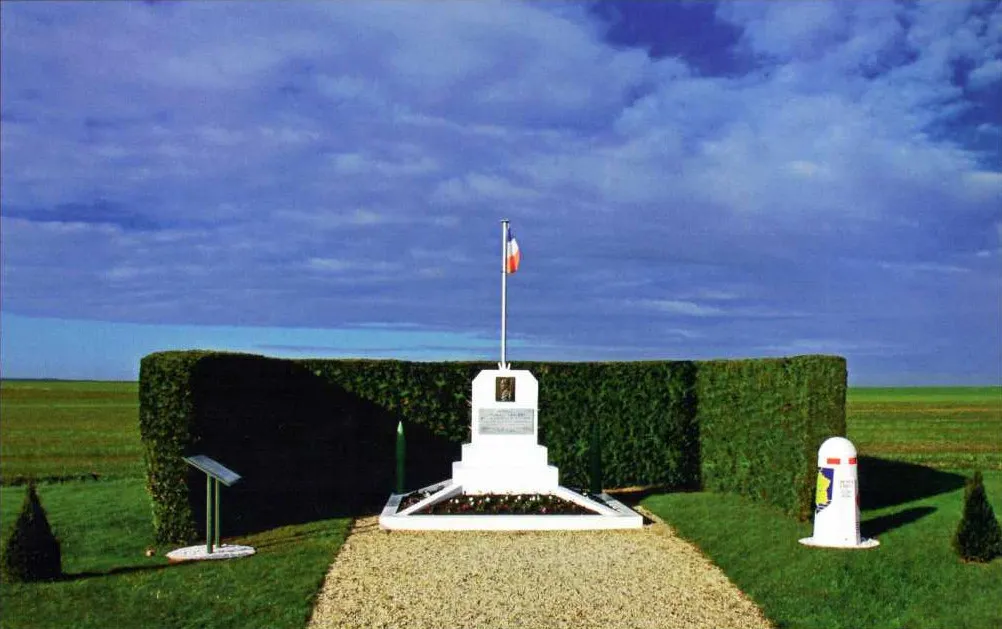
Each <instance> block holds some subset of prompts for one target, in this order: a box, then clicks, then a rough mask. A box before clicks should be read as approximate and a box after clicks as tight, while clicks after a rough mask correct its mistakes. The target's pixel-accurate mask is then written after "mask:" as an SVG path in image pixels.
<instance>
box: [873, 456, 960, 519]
mask: <svg viewBox="0 0 1002 629" xmlns="http://www.w3.org/2000/svg"><path fill="white" fill-rule="evenodd" d="M964 480H965V479H964V477H963V476H961V475H959V474H951V473H950V472H943V471H940V470H934V469H932V468H930V467H925V466H923V465H916V464H914V463H905V462H903V461H891V460H887V459H878V458H874V457H868V456H863V457H859V507H860V509H862V510H864V511H867V510H870V509H881V508H884V507H893V506H894V505H899V504H904V503H906V502H912V501H913V500H920V499H922V498H928V497H930V496H935V495H938V494H942V493H946V492H949V491H954V490H956V489H959V488H961V487H963V486H964Z"/></svg>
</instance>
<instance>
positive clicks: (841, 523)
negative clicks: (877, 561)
mask: <svg viewBox="0 0 1002 629" xmlns="http://www.w3.org/2000/svg"><path fill="white" fill-rule="evenodd" d="M814 504H815V511H814V536H813V537H805V538H804V539H802V540H800V543H801V544H804V545H805V546H818V547H823V548H873V547H875V546H879V545H880V542H878V541H877V540H875V539H863V538H862V537H860V534H859V476H858V472H857V469H856V447H855V446H853V445H852V442H851V441H849V440H848V439H846V438H845V437H832V438H830V439H827V440H826V441H825V442H824V443H822V444H821V448H819V449H818V482H817V489H816V490H815V498H814Z"/></svg>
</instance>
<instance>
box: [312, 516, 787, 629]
mask: <svg viewBox="0 0 1002 629" xmlns="http://www.w3.org/2000/svg"><path fill="white" fill-rule="evenodd" d="M644 515H646V516H647V517H649V518H651V517H652V516H651V515H650V514H649V513H644ZM769 626H770V625H769V623H768V621H767V620H766V619H765V617H764V616H762V613H761V612H760V611H759V609H758V608H757V607H756V606H755V605H754V604H753V603H752V602H751V601H750V600H749V599H748V598H747V597H746V596H745V595H744V594H742V593H741V592H740V591H739V590H738V589H737V588H736V587H735V586H734V585H733V584H732V583H731V582H730V581H729V580H728V579H727V577H726V576H725V575H724V573H723V572H721V571H720V569H719V568H717V567H716V566H714V565H713V564H712V563H710V561H709V560H708V559H706V557H704V556H703V555H702V553H701V552H700V551H699V550H698V549H697V548H695V547H694V546H692V545H691V544H689V543H688V542H685V541H684V540H682V539H680V538H679V537H677V536H676V535H675V533H674V532H673V531H672V529H671V528H670V527H668V526H667V525H665V524H663V523H661V522H657V521H656V522H655V523H654V524H651V525H647V526H644V528H643V529H640V530H632V531H631V530H626V531H623V530H619V531H574V532H571V531H568V532H563V531H557V532H474V531H471V532H431V531H428V532H424V531H422V532H404V531H393V532H389V531H383V530H380V528H379V524H378V520H377V518H375V517H371V518H362V519H359V520H358V521H357V522H356V523H355V527H354V529H353V530H352V533H351V535H350V536H349V538H348V539H347V541H346V542H345V544H344V546H342V548H341V551H340V552H339V553H338V555H337V557H336V559H335V560H334V563H333V564H332V565H331V568H330V571H329V572H328V574H327V578H326V580H325V581H324V586H323V589H322V590H321V592H320V595H319V597H318V600H317V605H316V608H315V609H314V613H313V617H312V618H311V620H310V624H309V627H310V628H311V629H320V628H328V627H366V628H377V627H415V628H420V627H428V628H434V629H458V628H463V629H472V628H474V627H485V628H486V627H490V628H507V627H533V628H544V627H602V628H603V629H605V628H610V627H629V628H636V629H642V628H647V627H659V628H675V627H707V628H712V629H726V628H729V627H735V628H741V629H750V628H755V627H769Z"/></svg>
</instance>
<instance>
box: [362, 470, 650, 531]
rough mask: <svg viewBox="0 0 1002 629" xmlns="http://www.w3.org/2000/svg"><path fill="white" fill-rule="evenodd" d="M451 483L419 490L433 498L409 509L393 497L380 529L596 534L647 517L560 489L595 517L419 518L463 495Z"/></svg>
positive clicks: (608, 499) (636, 524) (606, 499)
mask: <svg viewBox="0 0 1002 629" xmlns="http://www.w3.org/2000/svg"><path fill="white" fill-rule="evenodd" d="M462 489H463V488H462V487H461V486H460V485H456V484H453V483H452V481H451V480H449V481H443V482H441V483H436V484H434V485H429V486H428V487H425V488H423V489H420V490H418V491H422V492H428V493H430V494H431V495H430V496H428V497H427V498H425V499H424V500H421V501H420V502H417V503H415V504H413V505H411V506H409V507H407V508H406V509H403V510H400V502H401V500H403V498H404V497H405V496H407V495H408V494H391V495H390V499H389V500H388V501H387V502H386V506H385V507H383V512H382V514H381V515H380V516H379V526H380V528H382V529H386V530H391V531H594V530H608V529H639V528H642V527H643V525H644V518H643V516H641V515H640V514H639V513H637V512H636V511H634V510H632V509H630V508H629V507H627V506H626V505H624V504H623V503H621V502H619V501H618V500H616V499H615V498H613V497H612V496H610V495H609V494H606V493H602V494H599V498H600V499H601V500H602V502H598V501H595V500H591V499H589V498H586V497H585V496H582V495H581V494H579V493H577V492H575V491H571V490H570V489H567V488H566V487H557V488H556V489H555V490H554V491H553V492H551V493H552V494H553V495H555V496H557V497H559V498H563V499H564V500H569V501H571V502H575V503H577V504H579V505H581V506H583V507H586V508H588V509H591V510H592V511H595V512H596V513H595V514H594V515H488V514H478V515H428V514H421V515H416V514H415V513H416V512H417V511H420V510H422V509H424V508H425V507H426V506H428V505H431V504H435V503H437V502H441V501H443V500H448V499H449V498H452V497H453V496H456V495H458V494H460V493H461V492H462Z"/></svg>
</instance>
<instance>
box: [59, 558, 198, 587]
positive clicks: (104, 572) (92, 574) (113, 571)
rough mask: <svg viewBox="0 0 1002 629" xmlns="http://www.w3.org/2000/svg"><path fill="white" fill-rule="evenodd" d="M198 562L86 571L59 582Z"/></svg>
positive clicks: (66, 577) (68, 574) (172, 567)
mask: <svg viewBox="0 0 1002 629" xmlns="http://www.w3.org/2000/svg"><path fill="white" fill-rule="evenodd" d="M196 563H198V562H195V561H181V562H177V563H158V564H156V565H152V566H122V567H121V568H111V569H110V570H86V571H84V572H70V573H67V574H63V575H61V576H60V577H59V578H58V579H56V581H57V582H60V581H63V582H65V581H80V580H82V579H93V578H95V577H110V576H114V575H118V574H131V573H134V572H155V571H158V570H165V569H167V568H170V569H174V568H182V567H186V566H188V565H194V564H196Z"/></svg>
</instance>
